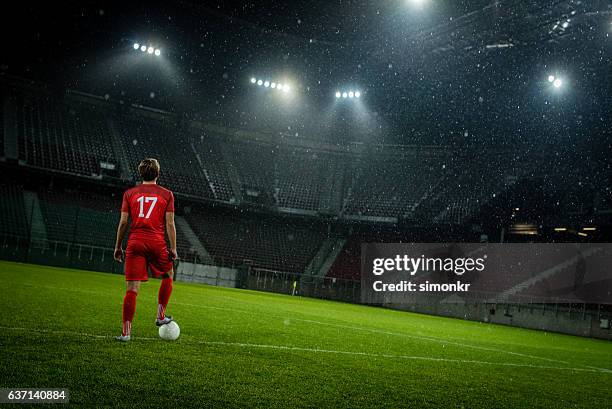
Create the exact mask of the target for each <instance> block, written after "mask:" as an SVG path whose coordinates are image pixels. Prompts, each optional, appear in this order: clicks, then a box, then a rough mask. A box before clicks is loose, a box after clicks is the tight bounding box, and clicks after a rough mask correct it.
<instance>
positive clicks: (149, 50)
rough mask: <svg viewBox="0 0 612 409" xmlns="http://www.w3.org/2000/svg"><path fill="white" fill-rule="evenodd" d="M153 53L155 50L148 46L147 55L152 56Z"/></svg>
mask: <svg viewBox="0 0 612 409" xmlns="http://www.w3.org/2000/svg"><path fill="white" fill-rule="evenodd" d="M153 51H155V49H154V48H153V47H151V46H149V48H147V52H148V53H149V54H153Z"/></svg>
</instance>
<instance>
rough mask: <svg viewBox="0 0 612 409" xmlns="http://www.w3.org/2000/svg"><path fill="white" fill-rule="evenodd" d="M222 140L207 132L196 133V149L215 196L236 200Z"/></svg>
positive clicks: (223, 199) (227, 200) (222, 199)
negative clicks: (210, 135)
mask: <svg viewBox="0 0 612 409" xmlns="http://www.w3.org/2000/svg"><path fill="white" fill-rule="evenodd" d="M221 143H222V142H221V141H220V140H218V139H217V138H212V137H209V136H208V135H207V133H206V132H204V131H201V132H197V133H194V149H195V152H196V156H199V160H200V162H201V163H202V166H203V169H204V173H205V175H206V179H207V180H208V183H209V185H210V190H211V191H212V193H213V198H214V199H216V200H221V201H225V202H231V203H233V202H235V201H236V194H235V193H234V190H233V188H232V182H231V179H230V175H229V174H230V169H229V167H228V166H227V164H226V162H225V159H224V157H223V151H222V146H221Z"/></svg>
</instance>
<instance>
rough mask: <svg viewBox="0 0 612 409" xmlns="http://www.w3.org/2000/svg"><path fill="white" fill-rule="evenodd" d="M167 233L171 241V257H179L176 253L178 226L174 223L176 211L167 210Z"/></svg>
mask: <svg viewBox="0 0 612 409" xmlns="http://www.w3.org/2000/svg"><path fill="white" fill-rule="evenodd" d="M166 233H167V234H168V240H169V241H170V257H172V259H173V260H174V259H176V258H178V255H177V254H176V226H175V225H174V212H166Z"/></svg>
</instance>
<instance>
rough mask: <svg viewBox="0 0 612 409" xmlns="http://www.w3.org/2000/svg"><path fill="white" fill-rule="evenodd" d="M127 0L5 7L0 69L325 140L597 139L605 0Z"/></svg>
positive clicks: (607, 43) (603, 117)
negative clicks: (352, 94) (155, 52)
mask: <svg viewBox="0 0 612 409" xmlns="http://www.w3.org/2000/svg"><path fill="white" fill-rule="evenodd" d="M49 3H51V2H49ZM130 3H133V2H102V1H84V2H65V3H63V4H62V6H61V7H60V6H58V4H59V3H55V2H53V4H46V5H36V4H32V3H20V4H16V5H14V6H13V7H14V8H16V9H15V10H14V11H12V12H11V13H8V12H7V13H5V14H6V15H5V18H6V17H10V18H11V20H12V22H13V23H15V25H14V27H12V28H11V29H10V32H8V33H6V34H5V36H7V35H8V37H5V38H10V39H17V41H13V42H11V41H9V42H10V44H9V46H8V48H7V49H6V50H5V51H4V52H3V53H2V56H1V57H0V61H1V64H0V70H1V71H3V72H6V73H8V74H11V75H16V76H19V77H24V78H28V79H33V80H38V81H42V82H44V83H46V84H49V85H50V86H51V87H53V88H57V89H60V90H61V89H64V88H71V89H76V90H79V91H83V92H89V93H93V94H96V95H102V96H106V97H107V98H108V99H109V100H113V101H119V100H123V101H126V102H130V103H139V104H143V105H147V106H151V107H155V108H159V109H163V110H166V111H170V112H176V113H178V114H181V115H187V116H188V117H191V118H199V119H203V120H206V121H209V122H213V123H221V124H226V125H230V126H233V127H236V128H243V129H251V130H260V131H261V130H265V131H269V132H280V133H284V134H287V135H291V136H295V137H308V138H313V139H321V140H324V141H327V142H332V143H341V142H347V141H358V142H374V143H381V142H385V143H406V144H411V143H425V144H442V145H465V144H467V145H470V144H473V145H476V146H483V145H495V146H498V145H502V146H508V145H509V146H514V145H516V144H519V145H523V146H526V147H527V148H528V149H533V150H538V149H542V147H543V146H546V145H550V144H552V145H562V146H565V147H570V148H571V147H579V146H584V145H588V144H594V143H596V144H597V145H598V146H604V147H607V146H608V145H607V144H608V140H609V139H610V128H611V127H610V122H609V117H610V116H612V115H610V107H611V106H612V97H611V91H612V74H611V72H612V70H611V68H612V67H611V65H610V62H611V61H610V55H611V53H612V2H610V1H497V2H495V1H450V0H389V1H339V0H330V1H319V0H316V1H308V2H296V1H273V2H247V1H245V2H228V1H223V2H221V1H218V2H215V1H207V2H196V1H180V2H170V1H168V2H155V1H153V2H142V3H141V4H139V5H137V4H130ZM3 30H7V27H6V25H5V28H4V29H3ZM134 42H139V43H145V44H153V45H154V46H156V47H159V48H160V49H161V50H162V55H161V56H160V57H154V56H149V55H147V54H143V53H141V52H139V51H135V50H134V49H133V44H134ZM549 75H554V76H555V78H560V79H562V85H561V86H560V87H559V88H556V87H555V86H554V85H553V83H552V82H549V81H548V76H549ZM252 77H256V78H264V79H270V80H275V79H281V80H282V81H286V82H287V83H290V84H291V87H292V90H291V95H290V96H287V97H281V96H280V95H277V94H278V93H275V92H271V91H272V90H270V89H266V90H265V89H263V88H262V87H257V86H256V85H252V84H251V83H250V81H249V80H250V79H251V78H252ZM344 89H355V90H360V91H361V93H362V96H361V98H360V99H359V101H357V100H348V99H347V100H343V99H339V100H337V99H336V98H335V96H334V94H335V92H336V91H337V90H340V91H342V90H344Z"/></svg>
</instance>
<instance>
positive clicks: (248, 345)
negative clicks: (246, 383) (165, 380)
mask: <svg viewBox="0 0 612 409" xmlns="http://www.w3.org/2000/svg"><path fill="white" fill-rule="evenodd" d="M0 329H2V330H6V331H23V332H29V333H43V334H56V335H72V336H80V337H86V338H93V339H108V340H111V339H112V338H113V337H112V336H110V335H96V334H89V333H84V332H74V331H56V330H43V329H33V328H23V327H0ZM135 340H136V341H141V340H142V341H158V339H157V338H147V337H136V338H135ZM136 341H132V342H136ZM195 343H196V344H201V345H208V346H221V347H238V348H248V349H272V350H278V351H297V352H310V353H316V354H335V355H349V356H361V357H367V358H384V359H404V360H412V361H429V362H448V363H456V364H474V365H491V366H502V367H513V368H531V369H547V370H556V371H572V372H590V373H605V374H608V373H610V374H612V371H609V370H603V369H598V368H574V367H562V366H547V365H532V364H515V363H509V362H491V361H478V360H472V359H450V358H436V357H429V356H418V355H393V354H377V353H370V352H355V351H340V350H334V349H321V348H304V347H296V346H288V345H269V344H251V343H244V342H223V341H195Z"/></svg>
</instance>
